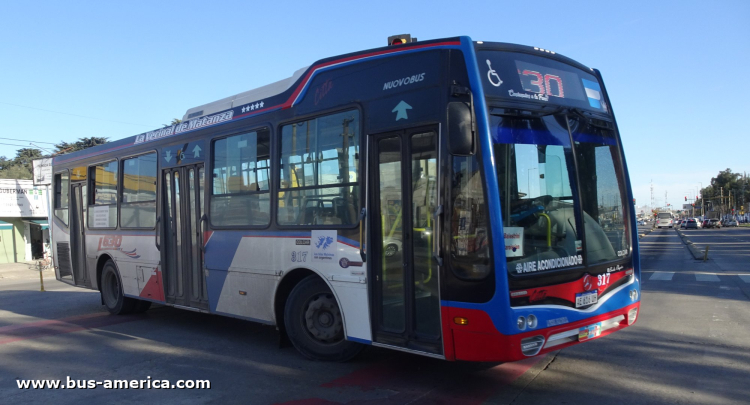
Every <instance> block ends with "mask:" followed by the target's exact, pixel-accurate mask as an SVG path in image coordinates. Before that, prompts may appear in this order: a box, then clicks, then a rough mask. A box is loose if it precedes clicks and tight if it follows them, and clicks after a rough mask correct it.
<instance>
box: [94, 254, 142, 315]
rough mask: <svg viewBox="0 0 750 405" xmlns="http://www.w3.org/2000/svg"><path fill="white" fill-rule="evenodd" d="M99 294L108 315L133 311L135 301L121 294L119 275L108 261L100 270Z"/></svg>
mask: <svg viewBox="0 0 750 405" xmlns="http://www.w3.org/2000/svg"><path fill="white" fill-rule="evenodd" d="M101 294H102V302H103V303H104V306H105V307H107V311H109V313H110V314H113V315H125V314H129V313H131V312H133V310H134V309H135V306H136V303H137V301H136V300H134V299H132V298H128V297H126V296H125V295H124V294H123V292H122V283H121V282H120V274H119V273H118V272H117V268H116V267H115V264H114V263H113V262H112V260H108V261H107V263H105V264H104V269H102V283H101Z"/></svg>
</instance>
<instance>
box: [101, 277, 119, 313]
mask: <svg viewBox="0 0 750 405" xmlns="http://www.w3.org/2000/svg"><path fill="white" fill-rule="evenodd" d="M103 284H104V285H102V293H103V295H104V303H105V304H107V307H108V308H114V307H115V306H117V301H118V300H119V297H120V285H119V284H118V282H117V276H116V275H115V274H114V273H113V272H107V274H106V276H104V283H103Z"/></svg>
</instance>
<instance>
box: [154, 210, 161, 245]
mask: <svg viewBox="0 0 750 405" xmlns="http://www.w3.org/2000/svg"><path fill="white" fill-rule="evenodd" d="M159 223H161V217H156V234H154V245H156V250H159V251H161V243H160V242H161V229H159Z"/></svg>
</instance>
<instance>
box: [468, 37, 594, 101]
mask: <svg viewBox="0 0 750 405" xmlns="http://www.w3.org/2000/svg"><path fill="white" fill-rule="evenodd" d="M477 58H478V63H479V69H480V76H481V77H482V79H483V83H482V84H483V87H484V91H485V94H486V95H487V96H490V97H501V98H507V99H515V100H519V101H521V100H523V101H534V102H540V103H545V104H557V105H562V106H568V107H577V108H583V109H588V110H595V111H599V112H607V111H608V109H607V105H606V102H605V100H604V97H603V95H602V90H601V86H600V85H599V81H598V80H597V79H596V77H594V75H592V74H590V73H588V72H586V71H584V70H581V69H578V68H576V67H573V66H571V65H568V64H565V63H562V62H559V61H557V60H553V59H549V58H544V57H541V56H535V55H529V54H525V53H518V52H499V51H480V52H477Z"/></svg>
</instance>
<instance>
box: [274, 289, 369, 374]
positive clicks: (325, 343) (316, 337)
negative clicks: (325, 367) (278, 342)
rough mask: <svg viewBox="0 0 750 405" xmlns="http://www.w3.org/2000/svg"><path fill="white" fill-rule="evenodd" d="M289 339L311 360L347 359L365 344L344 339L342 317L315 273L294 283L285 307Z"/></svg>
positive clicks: (327, 290)
mask: <svg viewBox="0 0 750 405" xmlns="http://www.w3.org/2000/svg"><path fill="white" fill-rule="evenodd" d="M284 325H285V326H286V333H287V335H288V336H289V340H291V341H292V344H293V345H294V347H295V348H296V349H297V350H298V351H299V352H300V353H302V355H303V356H305V357H307V358H308V359H311V360H322V361H347V360H350V359H352V358H354V356H356V355H357V354H359V352H360V351H362V349H363V348H364V346H363V345H361V344H359V343H355V342H350V341H348V340H346V338H345V336H344V319H343V317H342V315H341V310H340V309H339V305H338V303H337V302H336V298H335V297H334V296H333V293H332V292H331V290H330V289H329V288H328V285H327V284H326V283H325V282H324V281H323V280H321V279H320V278H319V277H317V276H308V277H306V278H305V279H303V280H302V281H300V282H299V284H297V285H296V286H295V287H294V289H292V292H291V293H290V295H289V299H288V300H287V302H286V306H285V308H284Z"/></svg>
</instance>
